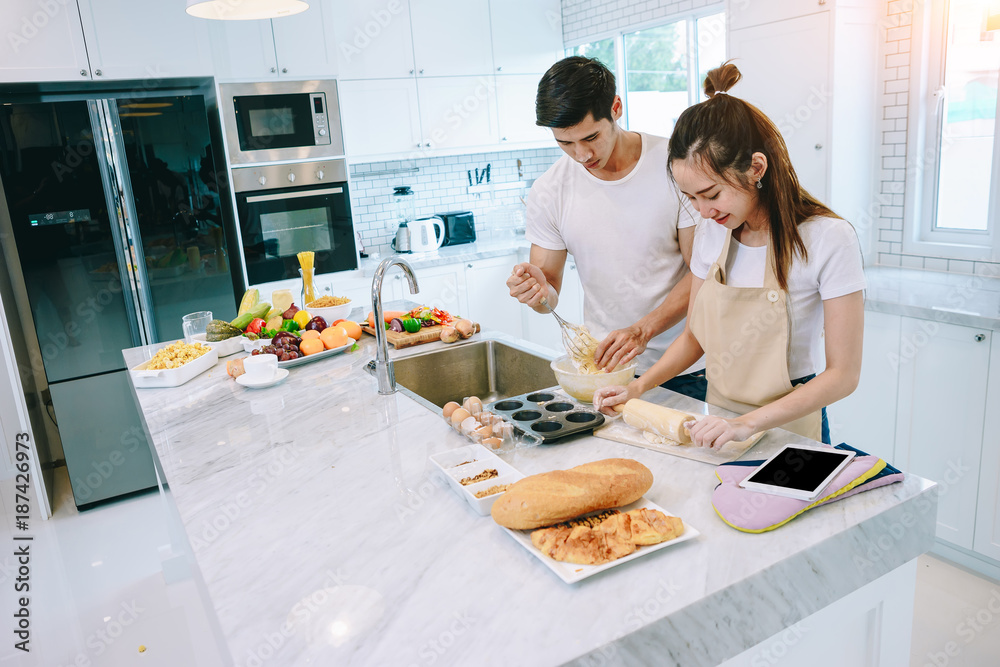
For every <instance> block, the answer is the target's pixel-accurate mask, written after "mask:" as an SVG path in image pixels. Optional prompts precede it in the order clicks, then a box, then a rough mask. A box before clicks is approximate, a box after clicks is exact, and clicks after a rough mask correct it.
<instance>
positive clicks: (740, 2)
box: [726, 0, 865, 30]
mask: <svg viewBox="0 0 1000 667" xmlns="http://www.w3.org/2000/svg"><path fill="white" fill-rule="evenodd" d="M853 1H854V2H855V3H857V2H861V1H865V0H853ZM832 4H834V0H797V1H796V2H788V0H753V1H752V2H751V1H749V0H730V1H729V2H728V3H727V5H726V23H728V24H729V28H730V29H731V30H739V29H741V28H749V27H751V26H757V25H761V24H764V23H773V22H775V21H784V20H786V19H792V18H797V17H800V16H805V15H806V14H814V13H816V12H821V11H825V10H827V9H830V6H831V5H832ZM840 4H843V5H846V4H850V2H841V3H840Z"/></svg>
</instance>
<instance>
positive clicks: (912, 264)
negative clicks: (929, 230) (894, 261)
mask: <svg viewBox="0 0 1000 667" xmlns="http://www.w3.org/2000/svg"><path fill="white" fill-rule="evenodd" d="M899 263H900V266H902V267H903V268H904V269H922V268H924V258H923V257H917V256H916V255H903V256H902V258H900V260H899Z"/></svg>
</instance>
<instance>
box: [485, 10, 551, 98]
mask: <svg viewBox="0 0 1000 667" xmlns="http://www.w3.org/2000/svg"><path fill="white" fill-rule="evenodd" d="M490 26H491V28H492V36H493V65H494V67H495V68H496V72H497V73H498V74H541V73H543V72H545V71H546V70H547V69H548V68H549V67H550V66H551V65H552V64H553V63H554V62H556V61H557V60H559V59H560V58H562V55H563V36H562V8H561V6H560V2H559V0H491V1H490ZM536 84H537V79H536ZM532 99H534V96H532ZM532 108H533V105H532Z"/></svg>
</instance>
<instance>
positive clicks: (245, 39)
mask: <svg viewBox="0 0 1000 667" xmlns="http://www.w3.org/2000/svg"><path fill="white" fill-rule="evenodd" d="M210 23H211V25H210V26H209V32H210V34H211V39H212V59H213V62H214V63H215V76H216V77H217V78H219V79H221V80H226V81H229V80H241V79H242V80H254V81H267V80H268V79H276V78H277V77H278V56H277V54H276V53H275V52H274V34H273V33H272V32H271V22H270V21H211V22H210Z"/></svg>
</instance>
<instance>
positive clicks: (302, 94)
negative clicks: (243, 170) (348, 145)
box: [219, 80, 344, 166]
mask: <svg viewBox="0 0 1000 667" xmlns="http://www.w3.org/2000/svg"><path fill="white" fill-rule="evenodd" d="M219 102H220V105H221V107H222V116H223V126H224V127H225V132H226V143H227V145H228V150H229V164H230V165H232V166H235V165H240V164H261V163H265V162H279V161H284V160H321V159H328V158H335V157H340V156H343V155H344V137H343V133H342V131H341V128H340V103H339V100H338V97H337V82H336V81H335V80H329V81H270V82H266V83H222V84H219Z"/></svg>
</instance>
